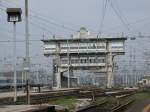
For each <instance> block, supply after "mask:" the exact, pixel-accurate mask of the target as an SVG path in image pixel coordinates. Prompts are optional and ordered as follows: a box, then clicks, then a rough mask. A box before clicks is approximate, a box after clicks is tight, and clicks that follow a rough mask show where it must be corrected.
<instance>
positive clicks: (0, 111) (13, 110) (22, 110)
mask: <svg viewBox="0 0 150 112" xmlns="http://www.w3.org/2000/svg"><path fill="white" fill-rule="evenodd" d="M50 109H51V110H52V111H54V110H55V107H54V106H49V105H36V106H34V105H11V106H0V112H40V110H41V111H42V112H47V111H48V110H50Z"/></svg>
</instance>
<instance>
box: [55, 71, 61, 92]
mask: <svg viewBox="0 0 150 112" xmlns="http://www.w3.org/2000/svg"><path fill="white" fill-rule="evenodd" d="M55 76H56V88H57V89H59V88H61V70H60V68H58V71H57V73H55Z"/></svg>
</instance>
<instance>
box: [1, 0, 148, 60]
mask: <svg viewBox="0 0 150 112" xmlns="http://www.w3.org/2000/svg"><path fill="white" fill-rule="evenodd" d="M0 1H1V2H0V41H5V40H12V39H13V38H12V35H13V34H12V31H13V29H12V28H13V27H12V24H11V23H8V22H7V21H6V16H7V15H6V13H5V10H6V8H7V7H21V8H22V9H23V10H24V0H0ZM111 1H112V3H113V7H114V9H113V8H112V6H111V5H110V3H108V4H107V10H106V15H105V18H104V22H103V28H102V32H103V33H104V34H105V35H112V36H118V35H121V33H122V32H124V33H125V34H126V35H128V34H130V35H136V34H137V33H138V32H142V33H143V34H145V35H149V29H150V12H149V11H150V0H111ZM102 3H103V0H29V15H30V18H29V19H30V20H29V21H30V35H31V36H30V39H31V40H32V39H36V40H40V39H42V38H50V36H51V35H60V36H67V37H68V36H69V35H71V34H72V33H75V32H76V31H78V30H79V28H80V27H82V26H84V27H86V28H87V29H89V30H90V32H92V33H98V31H99V29H100V27H99V26H100V23H101V20H102V6H103V5H102ZM115 11H117V12H118V13H119V16H118V15H117V14H116V12H115ZM120 18H122V19H123V20H121V19H120ZM123 22H124V23H123ZM17 32H18V33H17V39H18V40H24V39H25V36H24V13H23V22H21V23H17ZM0 52H1V54H0V57H1V58H0V60H4V57H8V58H10V60H11V57H12V43H11V42H0ZM17 55H18V56H20V57H23V56H24V55H25V43H23V42H18V43H17ZM42 55H43V52H42V42H40V41H39V42H30V56H31V57H34V58H35V57H36V56H37V57H41V56H42ZM38 59H39V58H38ZM33 61H34V59H33ZM10 62H11V61H10Z"/></svg>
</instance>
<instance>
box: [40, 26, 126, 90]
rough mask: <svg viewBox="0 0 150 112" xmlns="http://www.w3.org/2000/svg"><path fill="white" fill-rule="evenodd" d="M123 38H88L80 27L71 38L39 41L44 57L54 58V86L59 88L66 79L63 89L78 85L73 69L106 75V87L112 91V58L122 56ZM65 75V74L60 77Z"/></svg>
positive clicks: (87, 33) (123, 48) (88, 34)
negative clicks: (96, 71) (95, 71)
mask: <svg viewBox="0 0 150 112" xmlns="http://www.w3.org/2000/svg"><path fill="white" fill-rule="evenodd" d="M126 39H127V38H124V37H121V38H118V37H117V38H102V37H101V38H100V37H98V36H97V35H91V34H90V33H89V31H88V30H86V28H84V27H83V28H81V29H80V30H79V31H78V32H77V34H75V35H72V36H71V37H70V38H53V39H45V40H42V41H43V42H44V47H43V48H44V55H45V56H53V57H54V69H55V77H54V82H55V84H54V85H55V86H56V87H57V88H61V87H62V85H64V81H65V80H66V81H67V84H66V86H67V87H69V88H70V87H72V86H75V85H76V83H77V82H78V81H77V78H76V77H75V75H74V74H73V70H78V69H79V70H90V69H92V70H93V69H95V70H98V71H99V72H102V73H105V74H106V76H107V87H108V88H111V87H112V86H113V57H114V56H116V55H123V54H124V53H125V47H124V42H125V40H126ZM64 72H67V73H68V74H67V75H63V73H64ZM83 75H84V74H83ZM64 77H65V78H66V79H65V78H64ZM72 83H73V84H72Z"/></svg>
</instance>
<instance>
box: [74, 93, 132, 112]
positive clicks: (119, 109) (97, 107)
mask: <svg viewBox="0 0 150 112" xmlns="http://www.w3.org/2000/svg"><path fill="white" fill-rule="evenodd" d="M121 93H122V92H121ZM131 95H133V93H131V94H120V97H116V99H117V100H123V99H128V100H126V101H124V102H118V103H116V104H115V105H114V106H113V107H111V108H110V107H107V106H106V105H107V103H109V101H108V100H107V99H106V100H105V101H103V102H101V103H99V104H94V105H90V106H87V107H85V108H83V109H79V110H78V111H76V112H123V110H125V109H126V108H127V107H128V106H129V105H130V104H132V103H133V102H134V99H130V96H131ZM105 104H106V105H105Z"/></svg>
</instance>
